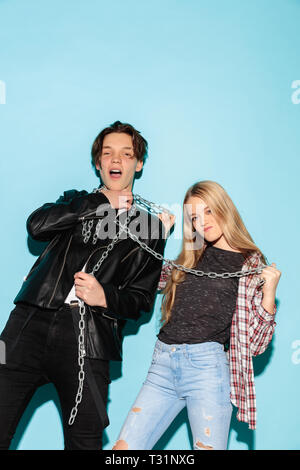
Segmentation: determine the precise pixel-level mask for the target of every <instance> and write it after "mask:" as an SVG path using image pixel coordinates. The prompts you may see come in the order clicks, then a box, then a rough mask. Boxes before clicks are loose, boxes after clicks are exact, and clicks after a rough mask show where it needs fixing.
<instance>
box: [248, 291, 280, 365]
mask: <svg viewBox="0 0 300 470" xmlns="http://www.w3.org/2000/svg"><path fill="white" fill-rule="evenodd" d="M262 298H263V292H262V289H261V286H257V287H256V289H255V294H254V295H253V297H252V300H251V305H252V309H251V311H250V321H249V342H250V352H251V355H252V356H257V355H258V354H262V353H263V352H264V351H265V350H266V348H267V346H268V344H269V343H270V341H271V339H272V336H273V333H274V329H275V326H276V322H275V320H274V319H275V313H276V305H274V311H273V314H271V313H269V312H268V311H267V310H266V309H265V308H264V307H263V305H262Z"/></svg>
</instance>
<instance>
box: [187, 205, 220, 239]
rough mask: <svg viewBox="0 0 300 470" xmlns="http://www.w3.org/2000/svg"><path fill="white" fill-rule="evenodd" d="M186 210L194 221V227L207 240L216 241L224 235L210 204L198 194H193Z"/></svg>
mask: <svg viewBox="0 0 300 470" xmlns="http://www.w3.org/2000/svg"><path fill="white" fill-rule="evenodd" d="M185 210H186V211H187V214H188V216H189V218H190V220H191V221H192V225H193V227H194V229H195V230H196V231H197V232H198V233H199V234H200V235H201V237H203V238H204V239H205V240H206V241H207V242H209V243H214V242H216V241H217V240H219V239H220V238H221V237H222V236H223V231H222V229H221V227H220V225H219V224H218V222H217V220H216V219H215V217H214V216H213V215H212V213H211V210H210V208H209V207H208V205H207V204H206V203H205V202H204V201H203V199H201V198H200V197H198V196H191V197H190V198H189V199H188V200H187V203H186V207H185Z"/></svg>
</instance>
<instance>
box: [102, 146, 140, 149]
mask: <svg viewBox="0 0 300 470" xmlns="http://www.w3.org/2000/svg"><path fill="white" fill-rule="evenodd" d="M102 148H103V149H111V148H112V147H111V146H110V145H103V147H102ZM122 149H129V150H133V147H122Z"/></svg>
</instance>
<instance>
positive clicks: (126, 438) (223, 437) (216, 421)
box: [117, 340, 232, 450]
mask: <svg viewBox="0 0 300 470" xmlns="http://www.w3.org/2000/svg"><path fill="white" fill-rule="evenodd" d="M185 406H186V407H187V413H188V419H189V423H190V426H191V431H192V435H193V448H194V450H212V449H215V450H217V449H218V450H224V449H226V448H227V441H228V432H229V426H230V420H231V413H232V405H231V402H230V378H229V364H228V359H227V355H226V353H225V352H224V348H223V346H222V345H221V344H219V343H216V342H207V343H198V344H171V345H169V344H165V343H163V342H161V341H160V340H157V341H156V344H155V349H154V353H153V357H152V363H151V366H150V368H149V371H148V375H147V377H146V380H145V382H144V383H143V386H142V388H141V390H140V392H139V394H138V396H137V398H136V400H135V402H134V404H133V406H132V407H131V410H130V411H129V413H128V415H127V418H126V420H125V423H124V425H123V427H122V429H121V432H120V434H119V436H118V440H117V444H118V446H120V447H119V449H120V448H121V447H122V449H129V450H130V449H134V450H137V449H145V450H149V449H152V448H153V447H154V445H155V444H156V442H157V441H158V440H159V438H160V437H161V436H162V434H163V433H164V432H165V431H166V429H167V428H168V427H169V425H170V424H171V422H172V421H173V420H174V418H175V417H176V416H177V414H178V413H179V412H180V411H181V410H182V409H183V408H184V407H185Z"/></svg>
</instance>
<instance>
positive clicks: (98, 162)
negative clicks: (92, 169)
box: [95, 158, 101, 171]
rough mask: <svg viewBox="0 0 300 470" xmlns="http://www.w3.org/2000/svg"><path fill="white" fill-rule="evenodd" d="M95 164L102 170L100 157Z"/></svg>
mask: <svg viewBox="0 0 300 470" xmlns="http://www.w3.org/2000/svg"><path fill="white" fill-rule="evenodd" d="M95 166H96V168H97V170H99V171H100V170H101V165H100V158H99V159H98V161H97V163H96V165H95Z"/></svg>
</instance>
